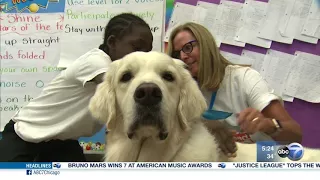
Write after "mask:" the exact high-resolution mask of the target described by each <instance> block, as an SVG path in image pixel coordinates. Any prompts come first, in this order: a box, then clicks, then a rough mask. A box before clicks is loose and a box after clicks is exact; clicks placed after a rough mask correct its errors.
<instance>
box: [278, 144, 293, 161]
mask: <svg viewBox="0 0 320 180" xmlns="http://www.w3.org/2000/svg"><path fill="white" fill-rule="evenodd" d="M289 153H290V150H289V149H288V147H287V146H283V147H280V148H279V149H278V155H279V156H280V157H282V158H286V157H288V155H289Z"/></svg>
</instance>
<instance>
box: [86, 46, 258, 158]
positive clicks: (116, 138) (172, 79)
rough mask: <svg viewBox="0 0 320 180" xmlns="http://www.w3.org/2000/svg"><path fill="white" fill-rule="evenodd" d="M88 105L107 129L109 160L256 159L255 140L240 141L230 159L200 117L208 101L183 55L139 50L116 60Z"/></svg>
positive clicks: (107, 155)
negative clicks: (235, 154)
mask: <svg viewBox="0 0 320 180" xmlns="http://www.w3.org/2000/svg"><path fill="white" fill-rule="evenodd" d="M89 109H90V111H91V113H92V115H93V116H94V117H95V118H97V119H99V120H100V121H103V122H104V123H105V124H106V126H107V130H108V135H107V136H106V138H107V146H106V156H105V161H108V162H135V161H137V162H219V161H224V162H225V161H256V146H255V145H252V144H251V145H243V144H238V152H237V154H238V155H237V157H236V158H232V159H228V158H227V157H226V156H225V155H224V153H222V151H221V150H220V149H219V146H218V143H217V141H216V139H215V137H214V136H213V135H212V134H211V133H210V132H209V131H208V130H207V128H206V127H205V125H204V123H203V122H202V121H201V118H200V117H201V115H202V113H203V112H204V111H205V110H206V109H207V104H206V101H205V99H204V97H203V95H202V93H201V91H200V90H199V88H198V85H197V83H196V81H195V80H194V79H193V78H192V77H191V75H190V73H189V72H188V71H187V70H186V67H185V64H184V63H183V62H182V61H180V60H175V59H172V58H171V57H169V56H167V55H166V54H163V53H159V52H148V53H145V52H134V53H131V54H129V55H127V56H125V57H124V58H122V59H121V60H118V61H114V62H113V63H111V66H110V69H109V70H108V72H107V73H106V75H105V79H104V82H102V83H101V84H100V85H98V87H97V90H96V93H95V95H94V96H93V97H92V99H91V101H90V104H89Z"/></svg>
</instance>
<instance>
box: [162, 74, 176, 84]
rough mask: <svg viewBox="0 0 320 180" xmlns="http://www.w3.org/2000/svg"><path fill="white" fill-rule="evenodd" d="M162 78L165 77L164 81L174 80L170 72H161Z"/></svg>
mask: <svg viewBox="0 0 320 180" xmlns="http://www.w3.org/2000/svg"><path fill="white" fill-rule="evenodd" d="M162 78H163V79H165V80H166V81H169V82H172V81H174V77H173V75H172V74H171V73H170V72H164V73H163V74H162Z"/></svg>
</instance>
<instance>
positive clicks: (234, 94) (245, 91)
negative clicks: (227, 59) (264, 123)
mask: <svg viewBox="0 0 320 180" xmlns="http://www.w3.org/2000/svg"><path fill="white" fill-rule="evenodd" d="M203 94H204V96H205V97H206V100H207V104H208V105H209V104H210V100H211V95H212V92H209V91H203ZM273 100H279V101H280V102H281V103H283V101H282V99H281V98H280V97H279V96H277V95H276V94H274V90H273V89H272V88H270V87H269V85H268V83H267V82H266V81H265V80H264V79H263V78H262V76H261V75H260V74H259V73H258V72H257V71H256V70H254V69H252V68H249V67H242V66H236V65H229V66H227V67H226V70H225V76H224V78H223V81H222V82H221V84H220V87H219V90H218V91H217V95H216V100H215V102H214V105H213V109H214V110H219V111H224V112H229V113H233V114H232V115H231V116H230V117H228V118H227V119H225V122H227V124H228V125H229V126H230V128H232V129H234V130H237V131H239V126H238V124H237V118H236V114H237V113H240V112H241V111H242V110H244V109H246V108H249V107H251V108H254V109H257V110H259V111H262V110H263V109H264V108H265V107H266V106H268V105H269V104H270V102H271V101H273ZM236 138H237V140H238V141H239V142H244V143H253V142H256V141H266V140H272V138H271V137H270V136H268V135H266V134H265V133H262V132H259V133H255V134H253V135H248V134H246V133H238V134H237V135H236Z"/></svg>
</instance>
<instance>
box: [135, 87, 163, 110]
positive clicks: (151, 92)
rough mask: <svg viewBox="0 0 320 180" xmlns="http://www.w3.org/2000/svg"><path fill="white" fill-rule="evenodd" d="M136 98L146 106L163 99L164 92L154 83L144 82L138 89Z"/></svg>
mask: <svg viewBox="0 0 320 180" xmlns="http://www.w3.org/2000/svg"><path fill="white" fill-rule="evenodd" d="M134 100H135V101H136V102H137V103H139V104H141V105H144V106H152V105H156V104H158V103H159V102H160V101H161V100H162V93H161V90H160V88H159V86H157V85H156V84H154V83H143V84H141V85H140V86H138V88H137V89H136V91H135V93H134Z"/></svg>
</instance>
